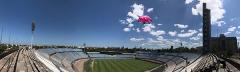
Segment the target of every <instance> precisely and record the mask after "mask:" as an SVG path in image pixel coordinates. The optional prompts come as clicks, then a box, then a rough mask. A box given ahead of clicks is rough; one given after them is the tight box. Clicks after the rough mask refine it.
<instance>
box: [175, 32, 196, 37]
mask: <svg viewBox="0 0 240 72" xmlns="http://www.w3.org/2000/svg"><path fill="white" fill-rule="evenodd" d="M196 33H197V31H196V30H188V32H186V33H180V34H178V37H191V36H193V34H196Z"/></svg>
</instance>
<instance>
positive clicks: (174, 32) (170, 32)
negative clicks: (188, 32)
mask: <svg viewBox="0 0 240 72" xmlns="http://www.w3.org/2000/svg"><path fill="white" fill-rule="evenodd" d="M168 34H169V35H170V36H176V34H177V32H176V31H169V32H168Z"/></svg>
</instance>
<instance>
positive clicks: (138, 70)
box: [92, 59, 159, 72]
mask: <svg viewBox="0 0 240 72" xmlns="http://www.w3.org/2000/svg"><path fill="white" fill-rule="evenodd" d="M93 62H94V63H93V69H92V70H93V72H144V71H146V70H150V69H152V68H154V67H157V66H159V64H155V63H151V62H146V61H141V60H136V59H121V60H119V59H100V60H94V61H93Z"/></svg>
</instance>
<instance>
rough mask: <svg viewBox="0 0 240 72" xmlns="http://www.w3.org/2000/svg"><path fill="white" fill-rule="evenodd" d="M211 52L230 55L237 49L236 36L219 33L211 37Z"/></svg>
mask: <svg viewBox="0 0 240 72" xmlns="http://www.w3.org/2000/svg"><path fill="white" fill-rule="evenodd" d="M210 48H211V49H210V50H211V52H213V53H215V54H217V55H219V56H231V55H233V54H234V53H235V52H236V51H237V38H236V37H226V36H225V35H224V34H220V36H219V37H211V45H210Z"/></svg>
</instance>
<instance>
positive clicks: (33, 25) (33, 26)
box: [32, 21, 35, 32]
mask: <svg viewBox="0 0 240 72" xmlns="http://www.w3.org/2000/svg"><path fill="white" fill-rule="evenodd" d="M34 31H35V22H34V21H33V22H32V32H34Z"/></svg>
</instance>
